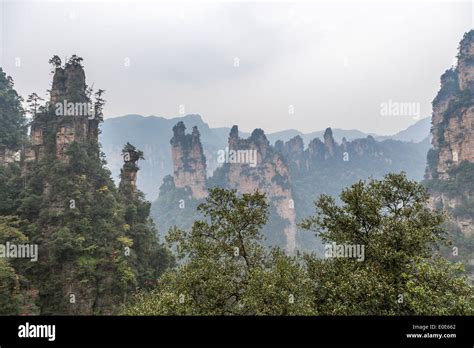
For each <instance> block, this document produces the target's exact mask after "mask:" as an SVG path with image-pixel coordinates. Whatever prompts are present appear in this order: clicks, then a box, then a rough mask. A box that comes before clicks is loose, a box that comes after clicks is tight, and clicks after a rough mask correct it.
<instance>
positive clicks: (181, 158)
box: [171, 122, 207, 199]
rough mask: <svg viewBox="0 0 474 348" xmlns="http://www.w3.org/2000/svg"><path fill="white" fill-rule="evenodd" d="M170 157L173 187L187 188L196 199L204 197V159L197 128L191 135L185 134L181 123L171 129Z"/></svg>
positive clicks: (205, 193) (205, 192)
mask: <svg viewBox="0 0 474 348" xmlns="http://www.w3.org/2000/svg"><path fill="white" fill-rule="evenodd" d="M171 157H172V160H173V180H174V184H175V186H176V187H178V188H185V187H187V188H189V189H190V190H191V193H192V196H193V197H194V198H196V199H201V198H204V197H206V196H207V189H206V157H205V156H204V152H203V148H202V144H201V139H200V134H199V131H198V129H197V127H193V130H192V133H191V134H186V127H185V126H184V123H183V122H179V123H178V124H177V125H176V126H174V127H173V138H172V139H171Z"/></svg>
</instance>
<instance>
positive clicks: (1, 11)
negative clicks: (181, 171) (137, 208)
mask: <svg viewBox="0 0 474 348" xmlns="http://www.w3.org/2000/svg"><path fill="white" fill-rule="evenodd" d="M0 15H1V17H0V20H1V29H0V30H1V31H0V45H1V47H0V48H1V52H0V66H1V67H2V68H3V69H4V70H5V71H6V72H7V74H9V75H11V76H12V77H13V78H14V80H15V86H16V89H17V90H18V91H19V93H20V94H21V95H23V96H24V97H26V96H27V95H28V94H29V93H32V92H37V93H38V94H40V95H42V96H45V95H46V90H47V89H48V88H50V82H51V75H50V73H49V72H50V70H51V69H50V67H49V66H48V59H49V58H50V57H51V56H53V55H54V54H57V55H59V56H61V57H66V56H71V55H72V54H78V55H80V56H82V57H83V58H84V65H85V69H86V78H87V83H88V84H90V85H91V84H94V87H95V88H102V89H105V90H106V96H105V97H106V100H107V105H106V107H105V115H106V117H114V116H121V115H124V114H129V113H136V114H143V115H158V116H164V117H175V116H179V113H180V111H181V112H183V111H184V113H186V114H190V113H198V114H201V115H202V117H203V118H204V120H205V121H206V122H208V123H209V124H210V125H211V126H212V127H221V126H232V125H233V124H238V125H239V128H240V129H242V130H245V131H249V130H252V129H253V128H256V127H260V128H263V129H264V130H265V131H266V132H274V131H279V130H283V129H289V128H296V129H299V130H301V131H303V132H310V131H315V130H320V129H324V128H326V127H329V126H330V127H334V128H344V129H352V128H356V129H360V130H362V131H366V132H374V133H379V134H392V133H395V132H397V131H399V130H401V129H404V128H406V127H407V126H408V125H410V124H412V123H414V122H415V120H414V117H413V116H414V115H413V114H409V115H406V114H403V115H396V114H392V115H389V116H383V115H381V107H382V106H381V105H382V103H389V102H391V103H392V105H394V104H393V103H405V104H403V105H419V106H420V113H421V117H426V116H429V115H430V113H431V106H430V103H431V101H432V99H433V98H434V96H435V95H436V92H437V91H438V88H439V77H440V75H441V74H442V73H443V72H444V71H445V70H446V69H447V68H449V67H451V66H452V65H453V64H454V63H455V56H456V53H457V47H458V44H459V41H460V40H461V38H462V35H463V33H464V32H466V31H468V30H470V29H471V28H472V27H473V20H472V18H473V10H472V3H471V2H470V1H456V2H447V1H444V2H431V1H402V2H396V3H395V2H387V1H385V2H380V1H378V2H375V1H371V2H341V1H327V2H323V1H319V2H316V3H315V2H301V1H300V2H274V3H269V2H242V1H235V2H217V1H213V2H202V1H201V2H198V1H189V2H176V1H174V2H163V1H161V2H148V1H142V2H140V1H124V2H118V3H111V2H95V1H85V2H84V1H82V2H66V1H55V2H46V1H34V2H32V1H3V0H0ZM407 103H417V104H407ZM180 105H183V106H184V109H183V107H181V109H180ZM385 105H387V104H385ZM398 105H402V104H398ZM291 111H293V113H291ZM415 117H416V116H415Z"/></svg>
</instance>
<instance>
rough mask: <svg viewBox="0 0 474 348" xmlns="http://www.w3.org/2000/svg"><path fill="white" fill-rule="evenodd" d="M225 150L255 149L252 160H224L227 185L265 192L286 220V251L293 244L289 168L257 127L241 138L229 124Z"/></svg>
mask: <svg viewBox="0 0 474 348" xmlns="http://www.w3.org/2000/svg"><path fill="white" fill-rule="evenodd" d="M296 147H297V145H296ZM229 151H235V152H234V153H236V154H238V153H241V154H246V156H247V158H249V157H252V154H251V153H250V152H249V151H255V152H254V154H255V155H256V156H255V157H256V163H245V162H237V161H230V162H231V163H226V164H224V170H225V178H226V181H227V185H228V187H229V188H233V189H237V191H238V192H241V193H250V192H255V191H256V190H259V191H260V192H264V193H265V194H266V196H267V199H268V201H269V203H270V204H272V205H273V206H274V207H275V209H276V212H277V214H278V215H279V216H280V217H281V218H283V219H284V220H286V221H288V224H287V227H286V228H285V230H284V232H285V235H286V241H287V243H286V248H287V251H288V252H290V253H291V252H293V251H294V250H295V247H296V238H295V236H296V224H295V220H296V215H295V209H294V200H293V196H292V191H291V186H290V172H289V168H288V167H287V165H286V163H285V162H284V160H283V157H282V156H281V155H280V154H279V153H278V152H276V151H274V149H273V147H272V146H270V143H269V141H268V140H267V138H266V136H265V134H264V132H263V131H262V130H261V129H256V130H254V131H253V133H252V135H251V136H250V137H249V138H247V139H241V138H239V135H238V128H237V126H234V127H232V130H231V132H230V136H229ZM239 151H240V152H239ZM243 151H246V152H243ZM232 162H234V163H232ZM236 162H237V163H236Z"/></svg>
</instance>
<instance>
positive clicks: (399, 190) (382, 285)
mask: <svg viewBox="0 0 474 348" xmlns="http://www.w3.org/2000/svg"><path fill="white" fill-rule="evenodd" d="M428 197H429V196H428V194H427V192H426V190H425V189H424V188H423V186H422V185H420V184H418V183H416V182H412V181H409V180H408V179H407V178H406V176H405V175H404V174H403V173H402V174H388V175H387V176H386V177H385V178H384V180H381V181H379V180H371V181H369V182H368V183H366V182H363V181H360V182H358V183H356V184H354V185H352V186H351V187H350V188H348V189H345V190H344V191H343V192H342V194H341V196H340V198H341V201H342V204H341V205H337V204H336V202H335V200H334V199H333V198H332V197H329V196H324V195H323V196H321V197H320V199H319V200H318V201H316V202H315V207H316V214H315V216H313V217H310V218H308V219H306V220H305V221H304V222H303V223H302V224H301V226H302V227H303V228H305V229H308V230H311V231H313V232H315V233H316V235H318V236H320V237H321V238H322V240H323V241H324V242H326V243H333V242H334V243H337V244H339V245H361V246H364V250H365V257H364V260H363V261H362V262H360V261H358V260H356V259H350V258H330V259H327V260H319V259H316V258H314V257H312V256H307V257H306V259H307V263H308V268H309V270H310V272H309V274H310V275H311V276H312V278H313V282H314V285H315V299H316V302H317V305H318V308H320V309H321V312H322V313H324V314H327V315H354V314H360V315H367V314H372V315H391V314H472V313H473V289H472V287H471V286H470V285H469V283H468V280H467V279H466V277H465V276H464V275H463V274H462V272H460V268H459V267H460V266H459V265H453V264H450V263H449V262H447V261H446V260H444V259H440V258H439V257H433V251H434V249H435V248H437V247H438V246H439V245H441V244H443V243H445V242H446V240H445V237H444V232H443V230H442V228H441V223H442V222H443V220H444V216H443V215H442V214H441V213H439V212H436V211H432V210H430V209H429V208H428V207H427V204H426V203H427V200H428ZM425 302H429V303H425Z"/></svg>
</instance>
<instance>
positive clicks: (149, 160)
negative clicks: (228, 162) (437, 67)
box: [100, 114, 430, 200]
mask: <svg viewBox="0 0 474 348" xmlns="http://www.w3.org/2000/svg"><path fill="white" fill-rule="evenodd" d="M180 121H182V122H183V123H184V125H185V126H186V128H187V129H188V130H190V129H192V127H194V126H197V127H198V129H199V132H200V134H201V139H202V143H203V148H204V155H205V156H206V159H207V173H208V176H210V175H211V174H212V173H213V172H214V170H215V169H216V168H217V167H218V164H217V163H216V156H215V154H216V152H217V151H218V150H220V149H224V148H225V147H226V146H227V140H228V137H229V133H230V130H231V128H230V127H218V128H211V127H210V126H209V124H207V123H206V122H205V121H204V120H203V119H202V117H201V116H200V115H195V114H190V115H186V116H182V117H174V118H164V117H160V116H147V117H145V116H142V115H136V114H132V115H125V116H120V117H114V118H108V119H106V120H105V122H104V123H103V125H102V134H101V136H100V137H101V138H100V141H101V142H102V150H103V151H104V153H105V154H106V158H107V162H108V167H109V168H110V170H111V171H112V175H113V178H114V180H115V181H116V182H118V180H119V175H120V168H121V167H122V162H123V161H122V158H121V149H122V147H123V145H124V144H125V143H126V142H127V141H128V142H130V143H132V144H134V145H135V146H137V147H138V148H140V149H141V150H142V151H143V152H144V154H145V160H144V161H141V162H140V169H141V170H140V171H139V179H138V185H139V188H140V190H142V191H143V192H145V194H146V196H147V199H149V200H154V199H155V198H156V197H157V196H158V188H159V186H160V185H161V183H162V180H163V177H164V176H166V175H168V174H171V172H172V161H171V152H170V147H169V145H170V139H171V137H172V136H173V132H172V128H173V126H174V125H176V124H177V123H178V122H180ZM429 128H430V122H429V118H426V119H422V120H420V121H418V122H417V123H415V124H414V125H412V126H410V127H408V128H407V129H406V130H403V131H401V132H398V133H396V134H394V135H393V136H378V135H376V134H368V133H364V132H361V131H359V130H345V129H338V128H334V129H333V130H332V131H333V137H334V140H335V141H337V142H342V139H343V138H346V140H347V141H352V140H355V139H361V138H366V137H367V136H368V135H370V136H373V137H374V138H375V139H376V140H388V139H393V140H401V141H413V142H421V141H422V140H423V139H425V138H426V137H427V136H428V135H429ZM239 135H240V136H241V137H248V136H250V133H247V132H242V131H239ZM298 135H299V136H300V137H301V138H302V139H303V143H304V145H305V146H308V144H309V143H310V141H311V140H313V139H314V138H323V136H324V130H321V131H315V132H311V133H303V132H300V131H298V130H296V129H289V130H284V131H280V132H275V133H269V134H266V136H267V138H268V140H269V142H270V143H271V144H275V142H277V141H278V140H281V141H283V142H286V141H289V140H290V139H292V138H294V137H295V136H298Z"/></svg>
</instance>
